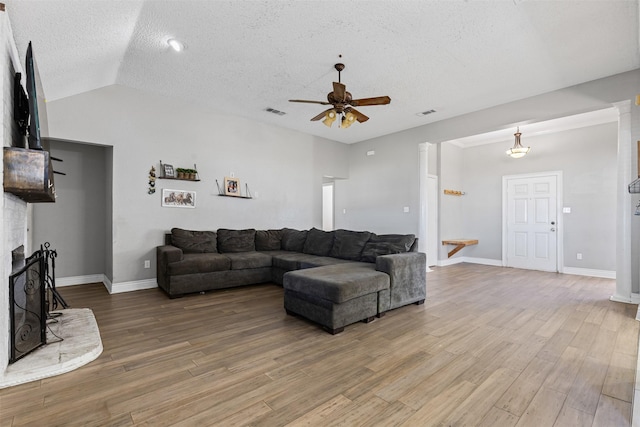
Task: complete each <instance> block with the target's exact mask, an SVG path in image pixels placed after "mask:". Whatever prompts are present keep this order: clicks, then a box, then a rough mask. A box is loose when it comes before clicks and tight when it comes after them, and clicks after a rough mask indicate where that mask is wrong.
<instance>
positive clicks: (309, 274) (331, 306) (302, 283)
mask: <svg viewBox="0 0 640 427" xmlns="http://www.w3.org/2000/svg"><path fill="white" fill-rule="evenodd" d="M283 287H284V308H285V310H286V311H287V314H291V315H299V316H302V317H304V318H307V319H309V320H312V321H313V322H316V323H319V324H320V325H322V326H323V327H324V328H325V329H326V330H327V331H328V332H330V333H331V334H337V333H340V332H342V331H343V330H344V327H345V326H346V325H349V324H351V323H355V322H359V321H365V322H369V321H371V320H373V318H374V316H375V315H376V314H378V298H379V292H381V291H382V292H384V291H386V292H387V293H388V289H389V275H387V274H386V273H382V272H380V271H376V269H375V265H373V264H369V263H348V264H337V265H328V266H324V267H316V268H309V269H304V270H297V271H290V272H288V273H286V274H285V275H284V278H283Z"/></svg>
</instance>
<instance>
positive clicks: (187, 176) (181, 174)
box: [158, 160, 200, 181]
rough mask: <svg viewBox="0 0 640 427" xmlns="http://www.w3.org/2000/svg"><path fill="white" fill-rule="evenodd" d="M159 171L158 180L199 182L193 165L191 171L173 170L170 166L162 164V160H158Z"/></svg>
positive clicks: (183, 169)
mask: <svg viewBox="0 0 640 427" xmlns="http://www.w3.org/2000/svg"><path fill="white" fill-rule="evenodd" d="M160 171H161V176H159V177H158V178H160V179H181V180H184V181H200V178H199V177H198V170H197V168H196V165H195V163H194V164H193V169H185V168H175V169H174V168H173V166H172V165H167V164H164V165H163V164H162V160H160Z"/></svg>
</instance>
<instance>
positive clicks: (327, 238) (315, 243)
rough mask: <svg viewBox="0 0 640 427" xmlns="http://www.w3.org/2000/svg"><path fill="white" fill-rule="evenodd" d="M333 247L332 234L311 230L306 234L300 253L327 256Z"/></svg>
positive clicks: (330, 232)
mask: <svg viewBox="0 0 640 427" xmlns="http://www.w3.org/2000/svg"><path fill="white" fill-rule="evenodd" d="M332 247H333V232H332V231H322V230H318V229H317V228H312V229H311V230H309V234H307V240H306V241H305V242H304V247H303V248H302V252H303V253H305V254H309V255H319V256H328V255H329V253H330V252H331V248H332Z"/></svg>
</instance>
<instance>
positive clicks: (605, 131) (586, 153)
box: [443, 123, 618, 271]
mask: <svg viewBox="0 0 640 427" xmlns="http://www.w3.org/2000/svg"><path fill="white" fill-rule="evenodd" d="M522 138H523V139H522V141H523V145H526V146H531V147H532V148H531V152H530V153H529V154H527V155H526V156H525V157H523V158H521V159H512V158H510V157H508V156H506V155H505V154H504V152H505V150H506V149H508V148H510V147H511V146H512V145H513V141H511V140H509V141H505V142H503V143H495V144H489V145H481V146H477V147H472V148H466V149H464V150H462V153H463V154H462V157H463V162H462V164H461V165H460V166H461V171H462V175H463V188H464V190H465V191H466V193H467V194H466V195H465V196H463V197H459V198H458V199H460V201H461V202H462V206H461V212H464V223H463V228H462V233H463V234H464V236H461V237H468V238H474V239H476V238H477V239H478V240H479V241H480V243H479V244H478V245H477V246H471V247H468V248H465V249H464V253H462V252H461V254H462V255H463V256H470V257H478V258H488V259H495V260H501V259H502V177H503V176H504V175H517V174H524V173H535V172H547V171H562V172H563V197H564V200H563V202H564V203H563V205H564V206H567V207H570V208H571V213H570V214H564V215H562V217H561V218H559V220H560V221H562V222H563V228H564V233H563V237H564V265H565V266H567V267H578V268H589V269H595V270H608V271H615V268H616V259H615V257H616V232H615V230H616V177H617V163H616V158H617V141H618V125H617V123H607V124H602V125H597V126H590V127H585V128H581V129H574V130H569V131H564V132H558V133H553V134H547V135H540V136H532V137H527V135H526V134H523V136H522ZM443 145H445V146H446V145H450V144H443ZM443 148H444V147H443ZM443 217H446V216H445V215H443ZM578 252H580V253H582V254H583V259H582V260H581V261H578V260H576V253H578ZM456 256H459V255H456ZM445 257H446V256H445Z"/></svg>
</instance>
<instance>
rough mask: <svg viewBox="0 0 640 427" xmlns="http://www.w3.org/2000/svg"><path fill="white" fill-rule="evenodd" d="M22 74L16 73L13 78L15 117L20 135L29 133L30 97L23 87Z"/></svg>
mask: <svg viewBox="0 0 640 427" xmlns="http://www.w3.org/2000/svg"><path fill="white" fill-rule="evenodd" d="M21 81H22V74H21V73H16V74H15V76H14V78H13V119H14V120H15V122H16V124H17V125H18V132H19V133H20V135H25V136H26V135H27V127H29V99H28V98H27V94H26V93H25V91H24V89H23V88H22V83H21Z"/></svg>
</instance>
